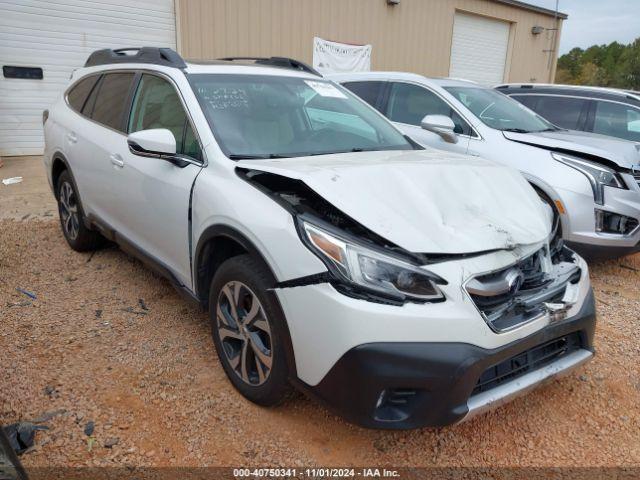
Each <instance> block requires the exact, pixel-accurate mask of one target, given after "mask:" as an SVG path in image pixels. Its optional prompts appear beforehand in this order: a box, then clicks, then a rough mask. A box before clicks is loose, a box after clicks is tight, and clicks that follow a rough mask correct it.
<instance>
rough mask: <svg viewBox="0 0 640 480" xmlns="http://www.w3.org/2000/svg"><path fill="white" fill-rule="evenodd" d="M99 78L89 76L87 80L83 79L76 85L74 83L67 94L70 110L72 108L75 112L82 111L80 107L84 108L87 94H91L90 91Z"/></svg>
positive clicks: (97, 76)
mask: <svg viewBox="0 0 640 480" xmlns="http://www.w3.org/2000/svg"><path fill="white" fill-rule="evenodd" d="M99 78H100V76H99V75H91V76H89V77H87V78H83V79H82V80H80V81H79V82H78V83H76V84H75V86H74V87H73V88H72V89H71V90H69V93H68V94H67V100H68V101H69V105H71V108H73V109H74V110H75V111H76V112H81V111H82V107H83V106H84V103H85V101H86V100H87V97H88V96H89V93H91V89H92V88H93V87H94V85H95V84H96V82H97V81H98V79H99Z"/></svg>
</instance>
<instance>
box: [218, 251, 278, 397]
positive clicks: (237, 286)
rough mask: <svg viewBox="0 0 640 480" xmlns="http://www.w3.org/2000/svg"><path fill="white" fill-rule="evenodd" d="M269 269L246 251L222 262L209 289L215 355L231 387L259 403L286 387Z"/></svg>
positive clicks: (276, 310)
mask: <svg viewBox="0 0 640 480" xmlns="http://www.w3.org/2000/svg"><path fill="white" fill-rule="evenodd" d="M272 286H273V281H272V280H271V274H270V272H269V271H268V270H267V269H266V268H265V267H264V266H263V265H262V264H261V263H260V262H257V261H256V260H254V259H253V258H252V257H251V256H250V255H240V256H237V257H233V258H230V259H229V260H227V261H225V262H224V263H223V264H222V265H221V266H220V267H219V268H218V271H217V272H216V274H215V276H214V278H213V280H212V282H211V288H210V291H209V319H210V321H211V333H212V336H213V342H214V344H215V346H216V351H217V353H218V358H219V359H220V363H222V367H223V368H224V371H225V373H226V374H227V377H228V378H229V380H230V381H231V383H232V384H233V386H234V387H235V388H236V389H237V390H238V391H239V392H240V393H241V394H242V395H243V396H244V397H245V398H247V399H248V400H250V401H252V402H253V403H257V404H258V405H262V406H272V405H276V404H278V403H280V402H281V401H282V400H283V399H284V398H285V396H286V395H287V393H288V392H289V390H290V386H289V380H288V378H289V368H288V365H287V361H286V357H285V346H284V342H285V341H286V339H287V338H288V330H287V326H286V322H285V319H284V317H283V315H282V313H281V310H280V307H279V305H278V303H277V299H276V298H275V294H274V293H273V292H270V291H269V290H268V289H269V288H271V287H272Z"/></svg>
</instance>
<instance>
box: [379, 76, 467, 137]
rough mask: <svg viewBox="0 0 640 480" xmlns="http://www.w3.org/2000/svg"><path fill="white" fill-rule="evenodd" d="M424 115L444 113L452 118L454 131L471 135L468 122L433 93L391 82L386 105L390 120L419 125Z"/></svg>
mask: <svg viewBox="0 0 640 480" xmlns="http://www.w3.org/2000/svg"><path fill="white" fill-rule="evenodd" d="M425 115H445V116H447V117H449V118H451V120H453V123H454V124H455V129H454V132H455V133H459V134H463V135H473V131H472V130H471V127H470V126H469V124H468V123H467V122H465V121H464V120H463V119H462V117H461V116H460V115H458V114H457V113H456V111H455V110H453V108H451V106H450V105H449V104H447V103H446V102H445V101H444V100H442V99H441V98H440V97H438V96H437V95H436V94H435V93H433V92H430V91H429V90H427V89H426V88H423V87H420V86H418V85H412V84H410V83H400V82H398V83H395V82H394V83H392V84H391V93H390V94H389V103H388V105H387V117H389V119H390V120H392V121H394V122H400V123H406V124H409V125H416V126H420V122H421V121H422V119H423V118H424V117H425Z"/></svg>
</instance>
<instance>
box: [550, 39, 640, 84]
mask: <svg viewBox="0 0 640 480" xmlns="http://www.w3.org/2000/svg"><path fill="white" fill-rule="evenodd" d="M556 82H557V83H568V84H576V85H599V86H605V87H616V88H627V89H640V38H638V39H636V40H635V41H634V42H633V43H630V44H629V45H623V44H620V43H618V42H612V43H610V44H609V45H593V46H591V47H589V48H587V49H586V50H582V49H581V48H577V47H576V48H573V49H572V50H571V51H570V52H569V53H566V54H564V55H562V56H561V57H560V58H559V59H558V69H557V72H556Z"/></svg>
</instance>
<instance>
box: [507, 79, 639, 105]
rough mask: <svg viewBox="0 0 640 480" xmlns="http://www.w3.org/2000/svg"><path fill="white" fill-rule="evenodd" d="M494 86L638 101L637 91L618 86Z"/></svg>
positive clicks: (525, 90) (514, 90) (523, 91)
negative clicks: (616, 97) (586, 94)
mask: <svg viewBox="0 0 640 480" xmlns="http://www.w3.org/2000/svg"><path fill="white" fill-rule="evenodd" d="M495 88H497V89H498V90H503V91H508V92H510V93H515V92H518V93H520V92H521V93H527V92H531V93H533V92H538V93H540V92H544V93H551V92H552V91H553V90H555V91H558V92H560V91H562V92H565V94H569V93H570V92H573V93H574V94H576V95H578V94H580V93H581V92H584V93H586V92H589V93H590V94H592V96H594V97H598V96H599V97H601V98H604V96H612V97H613V96H618V97H624V98H627V99H631V100H635V101H640V93H638V92H634V91H631V90H623V89H619V88H610V87H593V86H588V85H562V84H553V83H503V84H500V85H497V86H496V87H495ZM596 94H600V95H596Z"/></svg>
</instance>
